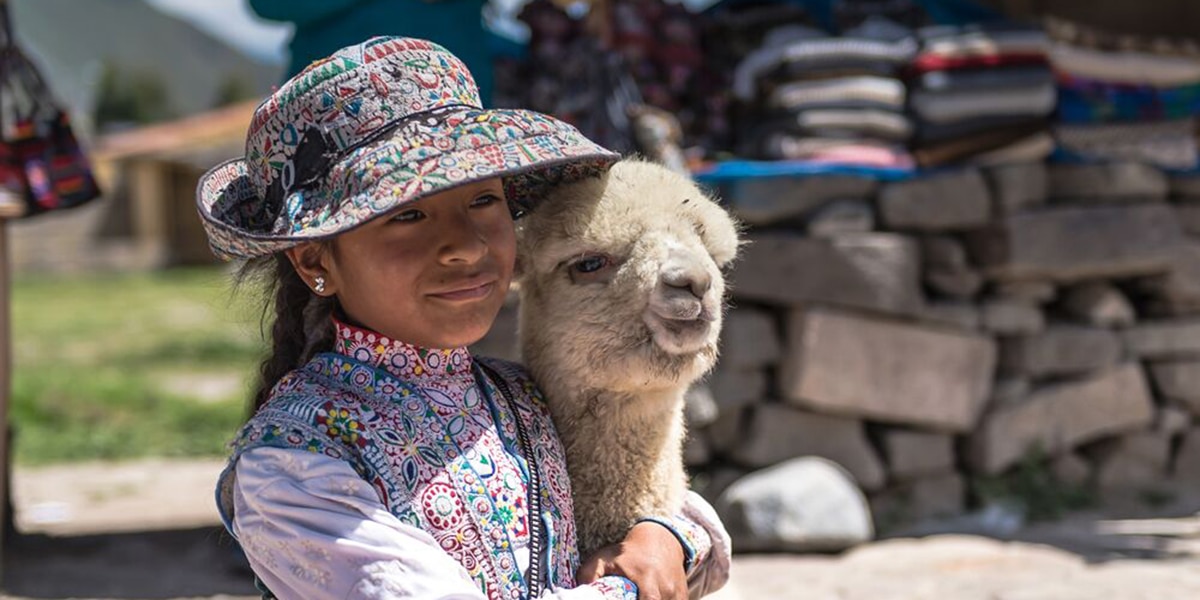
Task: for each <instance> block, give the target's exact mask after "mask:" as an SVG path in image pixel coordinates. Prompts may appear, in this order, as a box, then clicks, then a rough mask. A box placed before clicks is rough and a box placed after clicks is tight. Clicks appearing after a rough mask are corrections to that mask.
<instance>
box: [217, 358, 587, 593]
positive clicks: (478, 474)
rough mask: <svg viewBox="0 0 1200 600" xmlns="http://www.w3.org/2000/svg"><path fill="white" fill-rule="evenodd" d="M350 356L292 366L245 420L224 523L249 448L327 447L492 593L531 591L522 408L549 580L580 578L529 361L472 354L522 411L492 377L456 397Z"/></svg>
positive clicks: (551, 439) (554, 439) (224, 497)
mask: <svg viewBox="0 0 1200 600" xmlns="http://www.w3.org/2000/svg"><path fill="white" fill-rule="evenodd" d="M348 354H349V355H346V354H339V353H333V352H330V353H324V354H320V355H318V356H316V357H315V358H313V359H312V361H310V362H309V363H308V364H307V365H305V366H304V367H303V368H301V369H298V370H296V371H293V372H292V373H290V374H289V375H288V376H286V377H285V378H284V379H283V380H281V381H280V382H279V384H278V385H277V386H276V387H275V389H274V390H273V391H272V394H271V399H270V401H269V402H268V403H267V404H265V405H264V406H263V407H262V409H260V410H259V412H258V414H257V415H255V416H254V417H253V418H252V419H251V420H250V421H249V422H248V423H247V424H246V425H245V427H243V428H242V430H241V432H240V433H239V435H238V436H237V438H236V439H235V441H234V443H233V455H232V457H231V458H230V461H229V466H228V467H226V469H225V472H223V473H222V474H221V478H220V482H219V484H218V499H217V500H218V507H219V509H220V512H221V515H222V518H223V519H224V521H225V524H226V528H227V529H229V530H230V532H232V531H233V529H232V512H233V511H232V506H233V503H232V482H233V467H234V464H235V463H236V462H237V460H238V458H239V457H240V456H241V455H242V453H244V452H246V451H248V450H250V449H253V448H259V447H273V448H290V449H304V450H307V451H309V452H319V453H322V454H324V455H326V456H329V457H331V458H335V459H338V460H344V461H346V462H347V463H349V464H350V465H351V466H352V467H353V468H354V470H355V471H356V472H357V473H358V474H359V475H360V476H362V478H363V479H364V480H366V481H367V482H368V483H370V485H371V486H372V487H373V488H374V489H375V491H376V493H377V494H378V495H379V499H380V500H381V501H382V503H383V505H384V506H386V507H387V509H388V510H389V511H390V512H391V513H392V514H393V515H395V516H396V517H397V518H399V519H400V520H401V521H402V522H404V523H407V524H409V525H412V526H414V527H419V528H421V529H423V530H425V531H426V532H428V533H430V534H431V535H432V536H433V538H434V539H435V540H436V541H437V542H438V543H439V545H441V547H442V548H443V549H444V550H445V551H446V552H447V553H449V554H450V555H451V556H453V557H454V558H455V559H456V560H457V561H458V562H459V563H460V564H462V566H463V567H464V568H465V569H466V571H467V573H469V574H470V576H471V577H472V579H474V580H475V582H476V583H477V584H478V585H479V587H480V589H481V590H482V591H483V592H484V593H485V594H486V595H487V596H488V598H490V599H495V600H498V599H501V598H507V599H514V600H515V599H517V598H523V597H525V596H526V595H527V591H526V590H527V586H526V583H525V581H524V578H523V576H522V574H521V572H520V570H519V568H518V565H517V561H516V558H515V555H514V552H513V550H514V546H515V545H516V544H518V543H520V544H521V545H524V544H525V543H526V542H527V538H528V534H529V532H528V527H527V524H528V517H527V512H526V510H527V508H528V507H527V491H526V490H527V488H526V482H527V481H528V477H527V475H526V474H525V472H524V470H525V469H527V468H528V465H526V464H525V461H524V459H523V458H522V455H521V451H520V445H519V442H518V439H517V433H516V426H515V422H514V421H513V419H514V417H515V418H520V419H521V420H522V423H523V425H524V427H525V429H526V431H527V432H528V434H529V438H530V442H531V444H532V446H533V447H534V453H535V455H536V460H537V465H536V468H537V469H538V470H539V474H540V475H541V480H542V482H543V483H542V507H543V508H542V511H543V523H544V525H545V532H546V535H545V538H546V543H547V545H548V550H547V551H546V552H545V556H544V559H543V560H544V563H543V570H544V572H545V573H546V580H547V583H548V585H550V586H551V587H564V588H570V587H574V585H575V581H574V577H575V571H576V570H577V569H578V567H579V556H578V553H577V549H576V538H575V521H574V517H573V515H572V512H571V510H572V508H571V506H572V504H571V488H570V483H569V481H568V479H567V469H566V463H565V459H564V456H565V453H564V452H563V450H562V447H561V444H560V442H559V440H558V436H557V434H556V433H555V431H554V427H553V423H552V421H551V420H550V414H549V412H548V411H547V409H546V406H545V403H544V401H543V400H542V398H541V396H540V394H539V392H538V391H537V390H536V388H535V387H534V385H533V382H532V381H531V380H530V379H529V377H528V376H527V374H526V373H525V372H524V370H523V369H522V368H521V367H520V366H519V365H515V364H512V363H508V362H505V361H499V360H493V359H484V358H477V359H475V360H476V361H486V364H487V365H488V366H490V367H492V368H493V369H495V371H497V372H498V373H500V375H501V376H502V377H504V379H505V380H506V381H507V383H508V386H509V389H510V390H511V391H512V393H514V394H515V395H516V398H514V400H515V404H516V406H517V412H518V414H517V415H513V414H512V413H511V411H510V410H509V406H508V404H507V403H506V402H505V400H504V397H503V396H502V395H501V394H500V392H499V390H498V389H496V387H495V386H494V384H493V383H492V382H490V381H488V380H487V379H486V378H485V377H481V376H478V375H477V377H476V382H480V381H482V382H484V384H483V386H482V387H483V389H480V386H479V385H471V386H470V387H469V389H468V390H467V392H466V394H465V397H464V398H462V399H461V400H455V399H453V398H451V397H450V396H449V395H447V394H444V393H441V392H439V391H438V390H437V389H436V388H433V387H422V388H418V387H415V386H414V385H412V384H410V383H408V382H406V381H402V380H400V379H399V378H397V377H396V376H394V375H393V374H392V373H390V372H389V371H388V370H385V369H382V368H378V367H375V366H372V365H370V364H365V363H364V362H360V361H359V360H355V358H351V356H355V357H359V358H367V357H365V356H359V353H353V352H352V353H348ZM418 368H419V367H418ZM466 368H469V369H470V370H471V371H478V367H477V366H474V365H470V366H467V367H466ZM400 372H405V371H400ZM497 459H499V460H497Z"/></svg>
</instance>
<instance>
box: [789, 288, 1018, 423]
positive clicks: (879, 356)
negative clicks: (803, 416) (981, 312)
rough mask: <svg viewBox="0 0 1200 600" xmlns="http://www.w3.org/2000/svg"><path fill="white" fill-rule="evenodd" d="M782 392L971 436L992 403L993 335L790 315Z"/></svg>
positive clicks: (821, 313)
mask: <svg viewBox="0 0 1200 600" xmlns="http://www.w3.org/2000/svg"><path fill="white" fill-rule="evenodd" d="M787 346H788V351H787V354H786V356H785V358H784V361H783V364H782V366H781V369H780V391H781V392H782V393H783V395H784V397H785V398H786V399H787V401H788V402H791V403H793V404H795V405H798V406H804V407H809V408H812V409H814V410H818V411H821V412H827V413H831V414H843V415H853V416H860V417H864V418H867V419H873V420H878V421H883V422H887V423H899V424H906V425H918V426H925V427H929V428H932V429H936V430H942V431H969V430H970V429H971V428H972V426H973V425H974V423H975V421H976V419H977V418H978V416H979V411H980V410H981V409H982V407H983V404H984V401H985V400H986V399H987V397H988V395H989V392H990V387H991V380H992V372H993V368H994V366H995V360H996V356H995V355H996V348H995V343H994V342H993V340H992V339H991V338H988V337H985V336H979V335H971V334H966V333H958V332H950V331H946V330H941V329H932V328H926V327H921V326H916V325H908V324H900V323H894V322H890V321H884V320H880V319H874V318H868V317H862V316H856V315H850V314H846V313H840V312H836V311H831V310H825V309H814V310H811V311H794V312H793V313H792V314H791V315H789V317H788V344H787Z"/></svg>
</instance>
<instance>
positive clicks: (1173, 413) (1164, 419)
mask: <svg viewBox="0 0 1200 600" xmlns="http://www.w3.org/2000/svg"><path fill="white" fill-rule="evenodd" d="M1191 426H1192V412H1191V411H1189V410H1187V409H1186V408H1183V407H1180V406H1175V405H1173V404H1168V405H1167V406H1164V407H1162V408H1160V409H1158V417H1157V418H1155V419H1154V430H1155V431H1157V432H1159V433H1162V434H1164V435H1168V436H1173V435H1179V434H1181V433H1183V432H1185V431H1187V430H1188V429H1189V428H1190V427H1191Z"/></svg>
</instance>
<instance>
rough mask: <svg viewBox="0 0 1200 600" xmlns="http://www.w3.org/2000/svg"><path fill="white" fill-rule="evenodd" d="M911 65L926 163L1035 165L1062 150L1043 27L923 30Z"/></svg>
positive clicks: (919, 151) (918, 147) (921, 158)
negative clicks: (1053, 128) (1054, 130)
mask: <svg viewBox="0 0 1200 600" xmlns="http://www.w3.org/2000/svg"><path fill="white" fill-rule="evenodd" d="M919 36H920V38H921V50H920V53H919V54H918V55H917V57H916V58H915V59H914V60H913V63H912V67H911V70H910V77H911V79H910V90H911V92H910V93H911V98H910V107H911V110H912V114H913V116H914V117H915V119H916V122H917V132H916V136H915V140H914V144H913V154H914V156H915V157H916V159H917V162H918V163H919V164H920V165H921V166H922V167H938V166H943V165H949V164H975V165H990V164H1001V163H1015V162H1034V161H1039V160H1042V159H1044V158H1046V157H1047V156H1048V155H1050V154H1051V153H1052V152H1053V151H1054V138H1053V136H1052V135H1051V134H1050V132H1049V117H1050V115H1051V114H1052V113H1053V112H1054V107H1055V87H1054V76H1053V72H1052V71H1051V69H1050V66H1049V62H1048V57H1047V51H1048V49H1049V39H1048V38H1047V36H1046V34H1045V32H1044V31H1043V30H1041V29H1040V28H1034V27H1028V26H1023V25H1012V24H982V25H970V26H934V27H926V28H923V29H921V30H920V32H919Z"/></svg>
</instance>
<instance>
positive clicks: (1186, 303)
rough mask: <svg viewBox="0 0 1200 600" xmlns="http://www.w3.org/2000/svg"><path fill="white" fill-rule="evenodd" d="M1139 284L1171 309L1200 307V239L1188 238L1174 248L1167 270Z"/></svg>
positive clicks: (1183, 309) (1192, 309) (1188, 309)
mask: <svg viewBox="0 0 1200 600" xmlns="http://www.w3.org/2000/svg"><path fill="white" fill-rule="evenodd" d="M1138 286H1139V288H1141V290H1142V291H1143V292H1144V293H1147V294H1149V295H1151V296H1153V297H1154V298H1156V299H1157V300H1158V301H1159V303H1160V304H1161V305H1163V306H1164V307H1166V308H1167V309H1168V310H1170V309H1172V308H1176V309H1179V310H1180V311H1181V312H1182V311H1196V310H1197V309H1200V243H1198V242H1188V243H1184V244H1180V245H1179V246H1177V247H1176V248H1175V251H1174V253H1173V254H1172V257H1171V261H1170V264H1169V270H1168V271H1167V272H1165V273H1162V274H1159V275H1155V276H1152V277H1147V278H1144V279H1142V280H1140V281H1139V282H1138Z"/></svg>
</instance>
